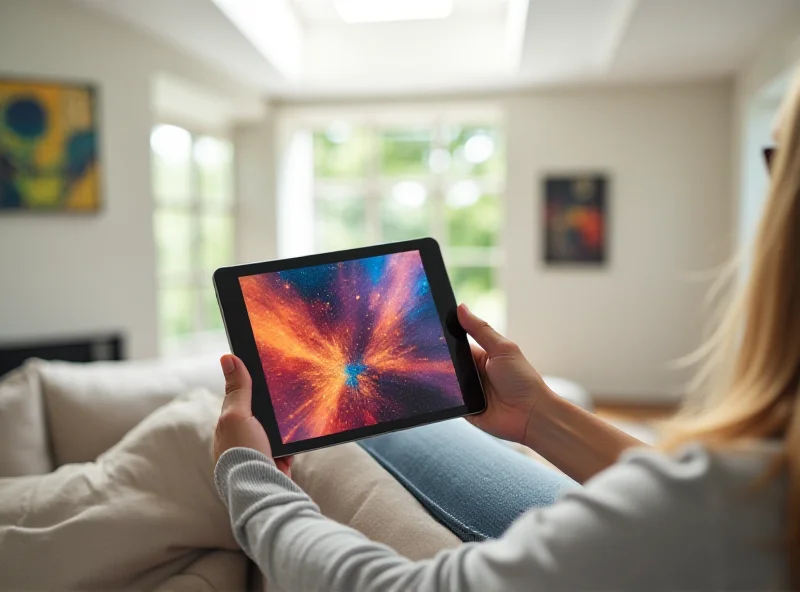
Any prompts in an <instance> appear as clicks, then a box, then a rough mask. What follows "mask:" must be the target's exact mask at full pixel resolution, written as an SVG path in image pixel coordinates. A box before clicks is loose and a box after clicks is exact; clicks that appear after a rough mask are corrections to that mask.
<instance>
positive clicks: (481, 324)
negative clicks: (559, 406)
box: [458, 304, 555, 444]
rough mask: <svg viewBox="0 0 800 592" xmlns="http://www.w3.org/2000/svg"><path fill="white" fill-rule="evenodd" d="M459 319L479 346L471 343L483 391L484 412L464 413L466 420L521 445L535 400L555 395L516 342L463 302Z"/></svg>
mask: <svg viewBox="0 0 800 592" xmlns="http://www.w3.org/2000/svg"><path fill="white" fill-rule="evenodd" d="M458 321H459V323H461V326H462V327H463V328H464V330H465V331H466V332H467V333H468V334H469V335H470V336H471V337H472V338H473V339H474V340H475V341H476V342H477V343H478V345H479V346H480V347H478V346H475V345H473V346H472V355H473V356H474V358H475V364H476V365H477V367H478V372H479V373H480V377H481V382H482V383H483V390H484V392H485V393H486V411H484V412H483V413H480V414H478V415H470V416H467V420H468V421H469V422H470V423H472V424H473V425H475V426H477V427H479V428H480V429H482V430H483V431H484V432H488V433H489V434H492V435H493V436H497V437H498V438H502V439H503V440H510V441H512V442H518V443H520V444H524V443H525V442H526V441H528V434H527V431H528V426H529V424H530V418H531V416H532V414H533V412H534V409H535V408H536V406H537V403H539V401H540V400H541V399H542V398H543V397H550V396H555V395H554V393H553V391H551V390H550V389H549V388H548V386H547V385H546V384H545V383H544V380H542V377H541V376H539V373H538V372H536V370H535V369H534V368H533V366H531V364H530V363H529V362H528V360H526V359H525V356H523V355H522V352H521V351H520V349H519V347H518V346H517V344H516V343H514V342H512V341H509V340H508V339H506V338H505V337H503V336H502V335H500V334H499V333H498V332H497V331H495V330H494V329H493V328H492V327H491V326H490V325H489V323H487V322H486V321H484V320H482V319H480V318H478V317H476V316H475V315H474V314H472V312H471V311H470V310H469V309H468V308H467V306H466V305H464V304H462V305H460V306H459V307H458Z"/></svg>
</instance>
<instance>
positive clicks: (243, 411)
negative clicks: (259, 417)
mask: <svg viewBox="0 0 800 592" xmlns="http://www.w3.org/2000/svg"><path fill="white" fill-rule="evenodd" d="M219 363H220V366H222V373H223V374H224V375H225V399H224V400H223V401H222V410H223V411H229V412H235V413H237V414H240V415H242V416H245V417H249V416H250V415H252V413H253V411H252V409H251V407H250V405H251V401H252V397H253V391H252V381H251V380H250V373H249V372H248V371H247V367H246V366H245V365H244V364H243V363H242V361H241V360H240V359H239V358H237V357H236V356H232V355H230V354H226V355H224V356H222V357H221V358H220V360H219Z"/></svg>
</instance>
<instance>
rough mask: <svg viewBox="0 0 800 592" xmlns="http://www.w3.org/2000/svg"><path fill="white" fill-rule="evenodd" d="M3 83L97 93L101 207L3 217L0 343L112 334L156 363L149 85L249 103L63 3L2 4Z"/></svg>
mask: <svg viewBox="0 0 800 592" xmlns="http://www.w3.org/2000/svg"><path fill="white" fill-rule="evenodd" d="M0 72H3V74H4V75H12V76H14V75H16V76H21V77H33V78H36V77H41V78H50V77H52V78H58V79H64V80H77V81H81V82H91V83H94V84H96V85H97V87H98V89H99V98H100V158H101V163H102V190H103V201H104V203H103V209H102V211H101V212H100V213H99V214H98V215H89V216H69V215H56V214H52V215H49V214H48V215H43V214H40V215H29V214H19V215H4V216H0V277H1V278H2V280H0V282H2V291H0V294H2V295H1V296H0V302H2V305H0V340H2V341H7V340H12V339H15V338H25V339H28V338H32V337H39V336H41V337H51V336H54V335H70V334H74V333H83V332H87V331H105V330H109V329H121V330H123V331H124V332H125V333H126V335H127V337H128V353H129V355H131V356H132V357H143V356H150V355H154V354H156V352H157V326H156V284H155V282H156V277H155V253H154V248H153V235H152V197H151V191H150V153H149V133H150V128H151V126H152V124H153V123H154V120H155V119H156V114H155V113H154V112H153V111H152V109H151V83H152V81H153V79H154V77H155V75H156V74H157V73H161V72H169V73H170V74H173V75H176V76H178V77H180V78H182V79H185V80H188V81H191V82H192V83H194V84H196V85H200V86H202V87H204V88H207V89H210V90H211V91H212V92H214V93H216V95H219V96H226V97H237V98H239V99H242V100H246V101H252V100H254V98H255V99H257V96H256V95H255V94H254V93H252V92H250V91H249V90H247V89H243V88H241V87H240V86H238V85H237V84H235V83H233V82H232V81H231V80H229V79H228V78H227V77H226V76H225V75H224V74H220V73H217V72H216V71H212V70H209V69H208V68H207V67H206V66H204V65H203V64H202V63H199V62H197V61H195V60H193V59H190V58H188V57H187V56H185V55H184V54H182V53H180V52H178V51H176V50H173V49H171V48H169V47H167V46H165V45H163V44H162V43H160V42H159V41H157V40H155V39H153V38H150V37H148V36H146V35H143V34H140V33H138V32H135V31H134V30H132V29H129V28H128V27H126V26H124V25H120V24H117V23H116V22H115V21H111V20H107V19H106V18H105V17H101V16H99V15H96V14H95V13H93V12H91V11H87V10H85V9H83V8H79V7H77V6H75V5H74V4H72V3H68V2H64V1H62V0H3V2H1V3H0Z"/></svg>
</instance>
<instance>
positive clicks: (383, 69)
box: [72, 0, 800, 99]
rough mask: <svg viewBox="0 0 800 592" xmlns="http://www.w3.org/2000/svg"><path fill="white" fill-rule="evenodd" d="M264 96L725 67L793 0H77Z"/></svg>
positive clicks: (742, 57) (550, 82)
mask: <svg viewBox="0 0 800 592" xmlns="http://www.w3.org/2000/svg"><path fill="white" fill-rule="evenodd" d="M72 1H73V2H76V3H80V4H83V5H88V6H89V7H91V8H92V9H94V10H98V11H102V12H104V13H107V14H110V15H112V16H113V17H115V18H119V19H123V20H124V21H126V22H128V23H129V24H131V25H133V26H135V27H138V28H140V29H143V30H145V31H147V32H149V33H151V34H153V35H155V36H157V37H160V38H162V39H163V40H165V41H167V42H169V43H171V44H173V45H175V46H176V47H178V48H179V49H181V50H182V51H185V52H188V53H190V54H193V55H195V56H196V57H198V58H200V59H202V60H204V61H206V62H207V63H209V64H211V65H212V66H214V67H217V68H218V69H220V70H223V71H225V72H227V73H228V74H229V75H231V76H233V77H234V78H236V79H238V80H240V81H241V82H242V83H243V84H245V85H248V86H251V87H253V88H256V89H258V90H259V91H261V92H263V93H264V94H266V95H269V96H275V97H298V98H304V99H308V98H318V97H332V96H348V97H354V96H378V95H398V94H403V95H425V94H434V93H452V92H483V91H488V90H501V89H514V88H523V87H535V86H554V85H575V84H607V83H620V82H657V81H665V80H669V81H675V80H696V79H701V78H722V77H726V76H729V75H731V74H733V73H734V72H736V71H737V70H738V69H740V68H741V67H742V66H743V65H744V64H745V63H746V62H747V60H748V59H749V57H750V56H752V55H753V54H754V53H755V51H756V50H757V49H758V47H759V46H760V45H761V44H762V43H763V42H764V41H765V40H766V38H767V37H768V36H769V34H770V33H771V32H773V31H775V30H776V29H777V28H778V27H779V26H780V25H781V23H782V22H784V21H786V20H787V19H795V18H800V1H798V0H454V2H455V4H454V9H453V11H452V13H451V14H450V16H448V17H447V18H442V19H437V20H427V21H423V20H419V21H403V22H388V23H372V24H356V25H354V24H346V23H345V22H344V21H342V20H341V19H340V18H339V16H338V14H337V12H336V10H335V9H334V0H136V2H132V1H130V0H72Z"/></svg>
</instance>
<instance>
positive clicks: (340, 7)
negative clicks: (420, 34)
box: [334, 0, 453, 24]
mask: <svg viewBox="0 0 800 592" xmlns="http://www.w3.org/2000/svg"><path fill="white" fill-rule="evenodd" d="M334 6H335V7H336V12H338V13H339V16H340V17H341V18H342V20H343V21H344V22H346V23H350V24H355V23H385V22H391V21H418V20H433V19H443V18H447V17H448V16H450V14H451V13H452V12H453V0H334Z"/></svg>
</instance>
